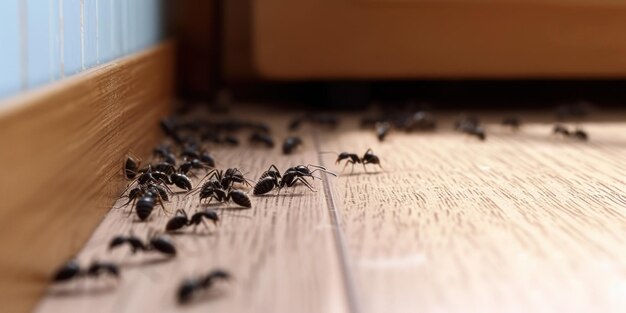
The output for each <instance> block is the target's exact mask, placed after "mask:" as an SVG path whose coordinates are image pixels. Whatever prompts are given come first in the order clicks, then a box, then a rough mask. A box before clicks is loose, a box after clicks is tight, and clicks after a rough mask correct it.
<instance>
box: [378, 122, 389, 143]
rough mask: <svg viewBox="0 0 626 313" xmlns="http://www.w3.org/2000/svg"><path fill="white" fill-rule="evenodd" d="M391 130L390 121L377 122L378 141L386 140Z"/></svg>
mask: <svg viewBox="0 0 626 313" xmlns="http://www.w3.org/2000/svg"><path fill="white" fill-rule="evenodd" d="M390 130H391V124H389V123H388V122H382V123H376V137H378V141H384V140H385V138H386V137H387V135H388V134H389V131H390Z"/></svg>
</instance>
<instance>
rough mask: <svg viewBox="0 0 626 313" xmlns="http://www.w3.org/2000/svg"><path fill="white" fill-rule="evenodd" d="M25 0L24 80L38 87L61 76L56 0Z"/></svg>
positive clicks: (28, 85) (29, 84) (29, 86)
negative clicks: (25, 58)
mask: <svg viewBox="0 0 626 313" xmlns="http://www.w3.org/2000/svg"><path fill="white" fill-rule="evenodd" d="M25 1H26V38H27V41H26V49H27V52H26V57H27V60H26V80H27V87H28V88H32V87H37V86H40V85H43V84H46V83H49V82H52V81H54V80H56V79H58V78H59V77H60V71H61V64H60V62H59V49H60V46H59V7H58V0H25Z"/></svg>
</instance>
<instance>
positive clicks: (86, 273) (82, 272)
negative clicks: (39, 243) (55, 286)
mask: <svg viewBox="0 0 626 313" xmlns="http://www.w3.org/2000/svg"><path fill="white" fill-rule="evenodd" d="M100 275H109V276H111V277H113V278H115V279H116V280H117V279H119V278H120V267H119V266H118V265H117V264H114V263H107V262H99V261H94V262H92V263H91V265H89V267H87V268H86V269H82V268H81V267H80V265H79V264H78V262H76V261H75V260H71V261H69V262H67V263H65V264H63V265H62V266H61V267H60V268H59V269H58V270H57V271H56V273H55V274H54V276H53V277H52V281H53V282H55V283H59V282H66V281H70V280H73V279H77V278H79V277H93V278H96V277H100Z"/></svg>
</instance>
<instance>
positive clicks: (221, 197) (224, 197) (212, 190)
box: [200, 184, 252, 208]
mask: <svg viewBox="0 0 626 313" xmlns="http://www.w3.org/2000/svg"><path fill="white" fill-rule="evenodd" d="M207 198H208V199H209V201H208V203H207V204H210V203H211V200H213V199H215V200H216V201H217V202H228V201H231V200H232V201H233V202H234V203H235V204H237V205H240V206H242V207H246V208H251V207H252V203H251V202H250V198H249V197H248V195H247V194H246V193H245V192H243V191H241V190H237V189H234V190H233V189H228V190H225V189H222V188H219V187H218V186H216V185H214V184H213V185H208V184H205V186H203V188H202V190H200V201H202V200H203V199H207Z"/></svg>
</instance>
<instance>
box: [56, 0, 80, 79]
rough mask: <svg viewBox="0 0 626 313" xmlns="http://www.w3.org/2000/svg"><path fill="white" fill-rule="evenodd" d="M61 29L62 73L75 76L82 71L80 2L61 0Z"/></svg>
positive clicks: (77, 0)
mask: <svg viewBox="0 0 626 313" xmlns="http://www.w3.org/2000/svg"><path fill="white" fill-rule="evenodd" d="M61 7H62V25H61V26H62V27H63V31H62V32H63V37H62V41H63V73H64V74H65V76H69V75H72V74H76V73H78V72H80V71H81V70H82V69H83V47H82V42H81V1H80V0H61Z"/></svg>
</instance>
